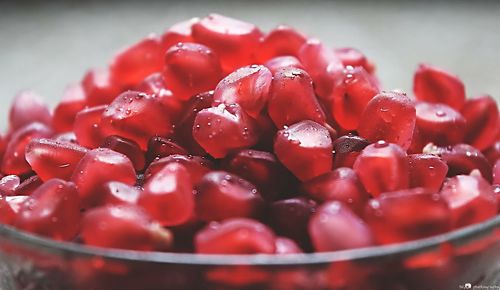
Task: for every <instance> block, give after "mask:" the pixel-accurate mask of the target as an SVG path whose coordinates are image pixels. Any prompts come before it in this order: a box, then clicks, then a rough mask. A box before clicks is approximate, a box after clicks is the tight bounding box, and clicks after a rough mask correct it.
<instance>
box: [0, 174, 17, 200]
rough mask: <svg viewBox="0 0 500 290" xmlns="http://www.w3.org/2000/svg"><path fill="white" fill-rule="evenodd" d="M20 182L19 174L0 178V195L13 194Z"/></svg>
mask: <svg viewBox="0 0 500 290" xmlns="http://www.w3.org/2000/svg"><path fill="white" fill-rule="evenodd" d="M20 183H21V180H20V179H19V176H17V175H7V176H4V177H2V179H0V196H11V195H14V193H15V191H16V188H17V187H18V186H19V184H20Z"/></svg>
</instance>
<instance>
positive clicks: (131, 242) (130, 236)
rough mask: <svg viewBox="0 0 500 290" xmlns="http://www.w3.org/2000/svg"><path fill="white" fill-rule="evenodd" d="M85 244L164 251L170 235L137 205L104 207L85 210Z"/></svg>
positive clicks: (83, 233) (167, 247) (169, 244)
mask: <svg viewBox="0 0 500 290" xmlns="http://www.w3.org/2000/svg"><path fill="white" fill-rule="evenodd" d="M81 234H82V239H83V241H84V243H85V244H87V245H92V246H98V247H106V248H120V249H131V250H140V251H153V250H167V249H169V248H170V246H171V245H172V234H171V233H170V231H169V230H167V229H164V228H162V227H161V225H160V224H159V223H158V222H155V221H154V220H152V219H151V217H150V216H148V215H147V213H146V212H144V211H143V210H142V209H141V208H140V207H137V206H133V205H120V206H106V207H98V208H94V209H91V210H89V211H88V212H86V213H85V215H84V217H83V222H82V231H81Z"/></svg>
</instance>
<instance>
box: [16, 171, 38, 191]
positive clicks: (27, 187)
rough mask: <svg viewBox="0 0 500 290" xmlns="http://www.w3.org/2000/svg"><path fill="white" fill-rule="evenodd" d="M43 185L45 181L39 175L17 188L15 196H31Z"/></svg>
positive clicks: (26, 180)
mask: <svg viewBox="0 0 500 290" xmlns="http://www.w3.org/2000/svg"><path fill="white" fill-rule="evenodd" d="M42 184H43V181H42V180H41V179H40V177H38V176H37V175H33V176H31V177H30V178H28V179H25V180H24V181H23V182H21V184H19V186H18V187H16V191H15V195H23V196H29V195H31V194H33V192H35V190H36V189H37V188H38V187H40V185H42Z"/></svg>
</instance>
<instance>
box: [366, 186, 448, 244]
mask: <svg viewBox="0 0 500 290" xmlns="http://www.w3.org/2000/svg"><path fill="white" fill-rule="evenodd" d="M365 220H366V221H367V223H368V224H369V225H370V227H371V228H372V230H373V233H374V235H375V239H376V240H377V242H378V243H381V244H391V243H400V242H405V241H411V240H415V239H421V238H426V237H429V236H433V235H437V234H441V233H444V232H447V231H448V230H450V228H451V218H450V209H449V208H448V205H447V204H446V202H445V199H444V198H442V197H441V196H440V195H439V194H438V193H436V192H434V191H431V190H427V189H423V188H414V189H407V190H403V191H396V192H388V193H384V194H382V195H380V196H379V197H377V198H375V199H372V200H370V201H369V202H368V205H367V207H366V211H365Z"/></svg>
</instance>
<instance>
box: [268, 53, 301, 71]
mask: <svg viewBox="0 0 500 290" xmlns="http://www.w3.org/2000/svg"><path fill="white" fill-rule="evenodd" d="M264 65H265V66H266V67H267V68H268V69H269V70H270V71H271V72H272V73H273V75H274V74H276V73H277V72H278V71H279V70H281V69H290V68H298V69H301V70H305V68H304V66H303V65H302V64H301V63H300V60H299V59H298V58H296V57H294V56H277V57H274V58H271V59H270V60H268V61H267V62H265V63H264Z"/></svg>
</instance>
